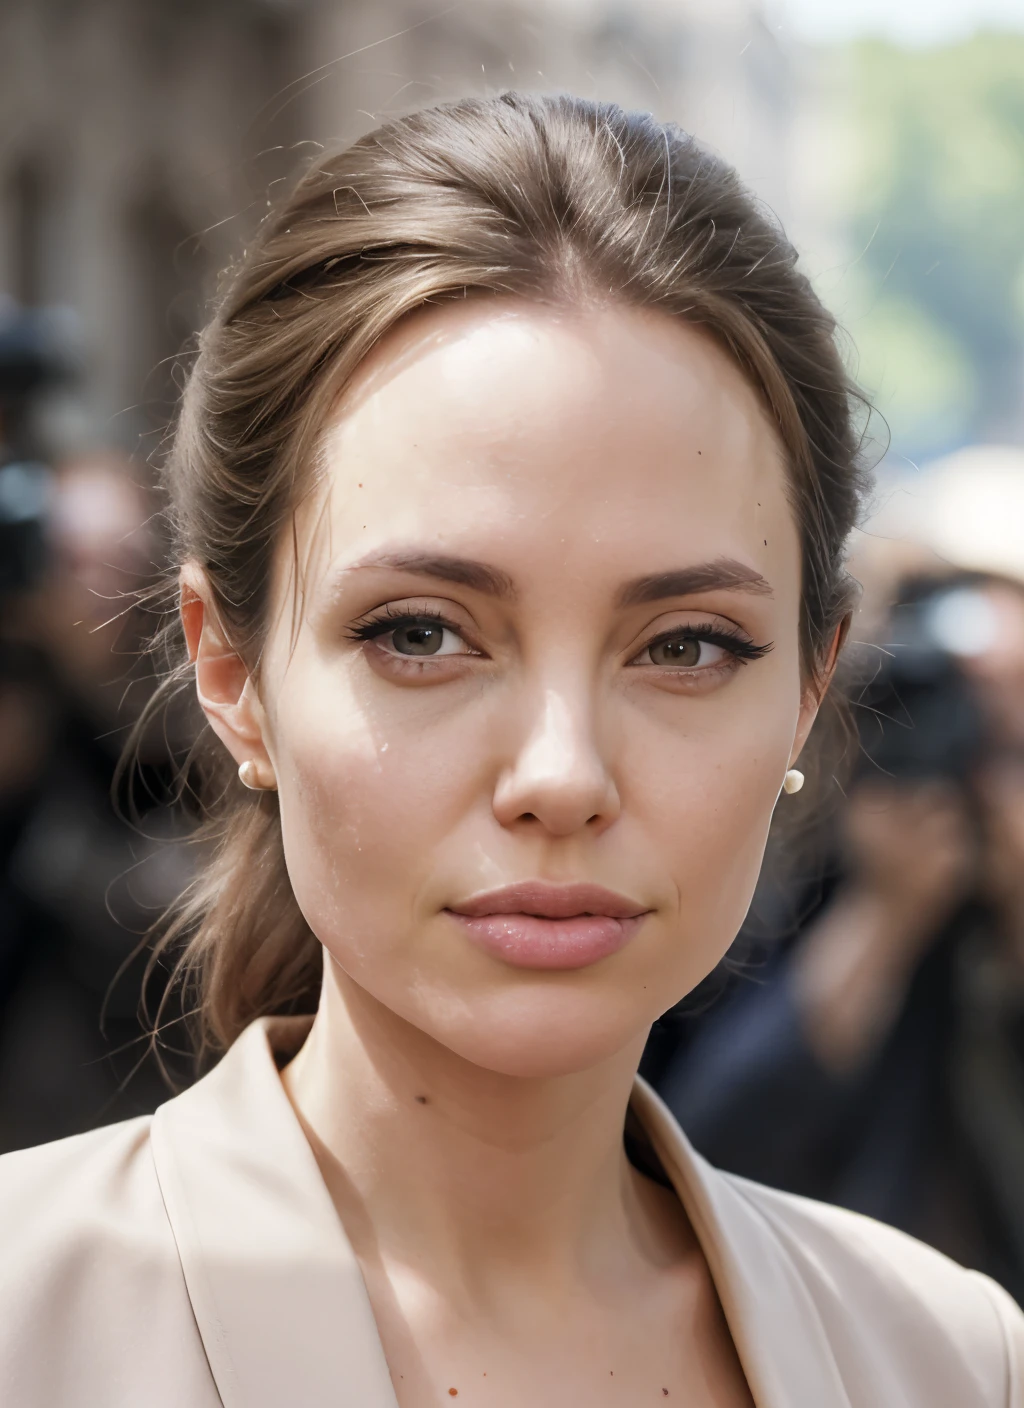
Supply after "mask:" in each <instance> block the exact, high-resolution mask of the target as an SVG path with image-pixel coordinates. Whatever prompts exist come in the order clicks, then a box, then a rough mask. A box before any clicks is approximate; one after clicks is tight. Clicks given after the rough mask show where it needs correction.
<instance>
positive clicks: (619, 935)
mask: <svg viewBox="0 0 1024 1408" xmlns="http://www.w3.org/2000/svg"><path fill="white" fill-rule="evenodd" d="M322 470H323V474H322V484H321V487H320V489H319V490H318V491H317V492H316V493H314V494H313V495H312V496H311V497H310V498H309V499H308V500H307V501H306V503H305V504H304V505H303V507H302V508H301V510H300V512H299V515H298V521H297V534H296V538H295V540H294V541H295V544H297V547H298V558H297V559H296V555H295V546H294V544H293V541H292V538H291V536H290V535H287V534H286V535H284V537H285V539H286V540H285V541H283V542H282V544H281V548H280V552H279V555H278V561H277V575H276V580H275V583H274V589H273V597H274V602H275V607H274V611H273V613H272V626H271V630H270V635H269V640H268V643H267V648H266V652H265V655H264V658H263V665H262V670H261V678H260V686H259V693H260V700H261V705H260V708H261V710H262V712H261V715H260V725H261V729H262V732H263V737H264V740H265V743H266V748H267V751H268V754H269V757H270V760H271V762H272V765H273V769H274V772H275V773H276V777H277V784H278V788H279V794H280V808H281V818H282V825H283V833H284V844H285V852H286V856H287V862H288V869H289V873H290V876H291V882H292V885H293V887H294V890H295V894H296V897H297V899H298V902H299V904H300V906H301V908H302V910H303V913H304V914H305V916H306V918H307V919H308V921H309V924H310V925H311V927H312V929H313V931H314V932H315V933H316V934H317V935H318V937H319V938H320V940H321V941H322V943H323V944H324V946H325V948H326V949H327V951H328V954H329V955H330V957H331V958H332V959H333V960H334V962H335V963H337V964H338V965H340V967H341V968H342V969H343V970H344V972H345V973H346V974H347V975H348V977H349V978H350V979H351V980H352V981H353V982H354V983H355V984H357V985H358V986H359V987H360V988H362V989H364V990H365V991H366V992H368V993H369V994H371V995H372V997H373V998H375V999H376V1000H377V1001H379V1002H380V1003H383V1004H384V1005H385V1006H386V1007H387V1008H389V1009H391V1010H392V1011H393V1012H394V1013H396V1014H397V1015H398V1016H400V1017H401V1018H403V1019H405V1020H406V1021H408V1022H410V1023H412V1024H413V1025H414V1026H415V1027H417V1028H420V1029H421V1030H422V1031H423V1032H425V1033H427V1034H428V1035H429V1036H431V1037H433V1038H435V1039H436V1040H437V1041H439V1042H441V1043H443V1044H444V1045H445V1046H446V1047H448V1048H450V1049H452V1050H453V1051H455V1052H457V1053H459V1054H460V1055H461V1056H463V1057H465V1058H467V1059H468V1060H470V1061H472V1062H474V1063H477V1064H479V1065H481V1066H484V1067H487V1068H489V1069H492V1070H496V1071H501V1072H506V1073H510V1074H521V1075H545V1074H557V1073H563V1072H568V1071H572V1070H579V1069H582V1068H584V1067H586V1066H589V1065H592V1064H594V1063H596V1062H597V1061H599V1060H601V1059H603V1058H606V1057H609V1056H611V1055H612V1054H613V1053H614V1052H616V1051H619V1050H622V1049H624V1048H625V1047H626V1046H628V1045H634V1044H635V1043H636V1042H637V1040H641V1039H642V1037H643V1034H644V1033H645V1032H646V1030H647V1028H648V1026H649V1024H650V1023H651V1022H652V1021H653V1020H654V1019H655V1018H656V1017H657V1016H658V1015H659V1014H660V1013H662V1012H663V1011H665V1009H666V1008H668V1007H669V1006H671V1005H672V1004H673V1003H675V1002H677V1001H678V1000H679V999H680V998H681V997H682V996H683V995H684V994H685V993H686V992H688V991H689V990H690V989H691V988H692V987H693V986H694V985H695V984H696V983H697V982H698V981H699V980H700V979H701V978H702V977H703V976H704V975H705V974H706V973H708V972H709V970H710V969H711V968H712V967H713V966H714V965H715V964H716V963H717V962H718V960H719V958H720V957H721V956H722V954H723V953H724V951H725V949H726V948H727V947H728V945H729V944H730V942H731V941H732V939H733V937H734V936H735V934H736V931H737V929H738V928H739V926H740V924H741V922H742V920H743V918H744V915H745V913H746V910H747V906H748V904H749V901H750V896H751V893H752V890H753V887H754V882H755V879H756V877H757V873H758V869H759V866H760V863H761V858H762V852H763V848H764V843H765V837H766V833H767V830H768V825H769V821H770V819H771V814H772V809H773V807H774V806H775V803H776V799H777V797H778V794H779V789H780V786H781V784H782V780H783V776H784V774H785V772H786V769H787V767H789V766H790V764H791V761H792V760H793V759H794V757H795V754H796V752H797V751H798V750H799V747H800V745H801V743H802V741H803V738H804V736H805V734H806V731H807V729H808V728H809V726H810V723H811V719H812V714H813V705H812V701H811V699H810V696H809V695H808V694H807V693H806V692H805V691H803V690H802V686H801V678H800V671H799V658H798V636H797V626H798V617H799V601H800V565H799V564H800V551H799V543H798V537H797V531H796V527H795V525H794V521H793V515H792V512H791V509H790V506H789V503H788V500H787V492H786V478H785V472H784V469H783V463H782V452H781V448H780V444H779V441H778V439H777V436H776V434H775V432H774V431H773V429H772V427H771V425H770V423H769V420H768V419H767V417H766V414H765V412H764V411H763V410H762V408H761V406H760V404H759V401H758V398H757V396H756V395H755V394H754V392H753V391H752V390H751V389H750V388H749V387H748V385H747V383H746V382H745V380H744V379H743V377H742V376H741V374H740V373H739V371H738V370H737V369H736V368H735V366H734V365H733V363H732V362H731V361H730V360H729V358H728V357H727V356H726V355H725V354H724V353H723V352H722V351H720V350H719V349H718V347H717V346H716V345H715V344H714V343H713V342H712V341H711V340H710V339H709V338H708V337H707V336H706V335H704V334H702V333H700V332H699V331H696V330H695V329H693V328H692V327H688V326H686V325H684V324H681V323H679V322H676V321H672V320H670V319H669V318H668V317H667V316H666V315H663V314H659V313H654V312H639V311H635V310H626V309H612V308H604V309H600V310H593V311H586V312H574V313H570V312H565V311H556V310H549V309H543V308H540V307H535V306H532V305H530V304H523V303H512V302H508V303H504V302H503V303H484V302H477V303H469V304H466V305H462V306H460V307H457V308H456V307H452V306H447V307H445V308H441V309H432V310H428V311H425V312H423V313H420V314H419V315H417V317H415V318H414V319H412V320H410V321H408V322H407V323H405V324H404V325H403V326H402V327H400V328H399V329H397V330H396V331H394V332H393V333H392V334H391V335H390V337H389V338H388V339H387V340H386V341H385V342H384V343H383V344H382V345H381V346H380V347H379V349H378V350H377V351H376V353H375V354H374V355H373V357H372V358H371V359H370V360H369V361H368V362H367V363H366V364H365V365H364V366H363V367H362V368H361V370H360V372H359V374H358V376H357V378H356V380H355V382H354V383H353V384H352V385H351V386H350V387H349V389H348V391H347V393H346V395H345V397H344V399H343V402H342V403H341V405H340V406H339V407H338V409H337V411H336V413H335V414H334V416H333V417H332V420H331V422H330V424H329V426H328V428H327V433H326V436H325V440H324V449H323V460H322ZM296 562H297V565H298V573H296ZM296 578H298V581H299V583H300V587H301V590H300V592H299V599H298V602H297V603H296V599H295V595H294V593H295V591H296V585H295V584H296ZM296 605H297V607H298V610H297V612H296V610H295V608H296ZM508 887H513V888H512V889H509V888H508ZM571 887H575V888H571ZM581 887H582V888H581ZM595 887H599V888H595ZM495 892H499V893H497V894H495ZM609 892H610V893H609Z"/></svg>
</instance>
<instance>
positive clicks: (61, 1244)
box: [0, 1116, 160, 1284]
mask: <svg viewBox="0 0 1024 1408" xmlns="http://www.w3.org/2000/svg"><path fill="white" fill-rule="evenodd" d="M149 1128H150V1118H149V1117H148V1116H143V1117H141V1118H139V1119H134V1120H128V1121H126V1122H124V1123H123V1124H115V1125H109V1126H107V1127H105V1128H102V1129H95V1130H91V1131H90V1132H89V1133H88V1134H80V1135H75V1136H73V1137H72V1138H70V1139H59V1140H57V1141H56V1142H55V1143H52V1144H40V1145H38V1146H37V1147H35V1148H32V1149H19V1150H17V1151H16V1152H15V1153H11V1154H4V1155H3V1156H2V1157H0V1245H2V1247H3V1253H4V1254H3V1257H2V1259H0V1284H2V1282H3V1281H5V1280H6V1279H7V1272H6V1271H5V1270H4V1269H2V1268H8V1269H9V1268H10V1266H11V1261H12V1258H16V1257H19V1256H21V1255H31V1256H32V1257H33V1258H34V1259H35V1260H36V1261H37V1262H38V1261H39V1260H40V1259H42V1260H44V1261H45V1259H46V1257H47V1255H48V1254H50V1253H53V1254H59V1255H60V1256H61V1257H66V1256H67V1254H68V1251H69V1248H70V1247H71V1246H74V1245H79V1244H84V1243H88V1242H89V1241H90V1240H93V1241H95V1240H96V1239H100V1240H101V1241H109V1242H110V1243H111V1244H112V1246H118V1247H120V1246H122V1245H123V1244H124V1242H125V1241H126V1240H129V1241H131V1242H135V1243H137V1242H138V1240H139V1238H140V1237H141V1238H142V1240H143V1241H145V1234H146V1230H147V1227H150V1228H151V1227H153V1226H154V1224H155V1225H156V1226H157V1227H158V1225H159V1215H158V1214H159V1203H160V1199H159V1188H158V1185H157V1181H156V1173H155V1170H154V1168H153V1163H152V1158H151V1155H150V1152H149Z"/></svg>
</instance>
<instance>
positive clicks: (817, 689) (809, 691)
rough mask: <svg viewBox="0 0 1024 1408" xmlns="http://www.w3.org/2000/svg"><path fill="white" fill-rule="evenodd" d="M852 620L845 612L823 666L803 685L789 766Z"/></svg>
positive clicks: (799, 750) (804, 739) (824, 691)
mask: <svg viewBox="0 0 1024 1408" xmlns="http://www.w3.org/2000/svg"><path fill="white" fill-rule="evenodd" d="M852 620H853V613H852V612H849V611H848V612H847V613H846V615H845V616H844V617H843V619H842V620H841V621H840V622H839V625H838V626H837V627H836V629H835V634H834V635H833V637H832V644H831V645H830V646H829V650H828V659H827V660H826V661H825V668H824V669H823V670H822V672H821V674H820V675H819V676H818V678H817V679H815V680H811V681H808V683H807V684H806V686H805V687H804V691H803V694H802V696H801V699H800V714H799V717H798V720H797V726H796V737H795V738H794V739H793V752H792V754H791V756H790V759H789V766H790V767H794V766H795V764H796V760H797V758H799V756H800V754H801V753H802V752H803V748H804V744H805V743H806V742H807V735H808V734H809V733H810V731H811V728H812V726H813V724H814V720H815V719H816V718H817V717H818V710H819V709H820V708H821V703H822V700H823V699H824V698H825V695H826V694H827V693H828V691H829V688H830V686H831V684H832V677H833V676H834V675H835V672H836V665H837V664H838V663H839V655H840V652H841V651H842V648H843V645H844V644H845V642H846V637H847V636H848V635H849V634H850V624H851V622H852Z"/></svg>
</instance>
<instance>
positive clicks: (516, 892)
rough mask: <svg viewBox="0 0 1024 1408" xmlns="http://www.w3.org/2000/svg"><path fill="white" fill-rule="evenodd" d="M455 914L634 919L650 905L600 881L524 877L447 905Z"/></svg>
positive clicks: (470, 915)
mask: <svg viewBox="0 0 1024 1408" xmlns="http://www.w3.org/2000/svg"><path fill="white" fill-rule="evenodd" d="M448 908H449V909H450V910H451V911H452V912H453V913H454V914H463V915H466V916H467V917H468V918H472V919H478V918H480V917H481V916H482V915H485V914H533V915H536V916H538V917H539V918H542V919H573V918H576V917H577V916H578V915H581V914H594V915H607V916H608V917H609V918H611V919H636V918H637V917H638V916H639V915H641V914H647V913H648V911H649V906H647V905H642V904H637V903H636V901H635V900H631V899H628V898H627V897H626V896H625V895H618V894H616V893H615V891H614V890H606V889H605V888H604V886H603V885H557V884H552V883H550V882H549V881H545V880H527V881H523V882H521V883H519V884H516V885H503V886H502V887H501V889H499V890H486V891H484V892H483V893H482V894H479V895H472V896H471V897H470V898H469V899H468V900H460V901H459V903H458V904H452V905H449V906H448Z"/></svg>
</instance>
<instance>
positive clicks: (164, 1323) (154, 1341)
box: [0, 1116, 208, 1408]
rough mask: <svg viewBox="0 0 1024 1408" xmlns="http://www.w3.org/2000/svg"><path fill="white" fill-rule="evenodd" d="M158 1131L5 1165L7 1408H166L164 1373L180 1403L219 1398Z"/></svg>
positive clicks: (25, 1155) (1, 1226) (2, 1243)
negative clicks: (162, 1173)
mask: <svg viewBox="0 0 1024 1408" xmlns="http://www.w3.org/2000/svg"><path fill="white" fill-rule="evenodd" d="M149 1133H150V1119H149V1117H148V1116H147V1117H142V1118H139V1119H134V1120H129V1121H126V1122H125V1123H122V1124H116V1125H111V1126H108V1127H106V1128H102V1129H97V1130H93V1131H91V1132H90V1133H88V1134H83V1135H76V1136H74V1137H73V1138H70V1139H61V1140H58V1141H57V1142H55V1143H52V1144H43V1145H40V1146H39V1147H37V1148H33V1149H24V1150H19V1151H17V1152H16V1153H11V1154H5V1155H3V1157H0V1399H3V1400H4V1401H5V1402H6V1401H12V1402H14V1401H16V1402H18V1403H19V1404H24V1405H26V1408H36V1405H37V1404H38V1405H40V1408H41V1406H42V1405H43V1404H45V1405H47V1408H49V1405H60V1404H64V1403H68V1404H70V1403H76V1404H86V1403H90V1404H91V1403H93V1402H96V1403H99V1402H100V1401H103V1402H104V1404H110V1405H111V1408H113V1405H118V1408H119V1406H120V1405H121V1404H122V1403H123V1404H128V1403H129V1402H143V1401H146V1402H150V1403H153V1404H156V1403H159V1402H162V1400H161V1399H160V1390H158V1389H157V1388H155V1387H154V1384H158V1383H159V1382H160V1375H161V1374H164V1375H167V1376H169V1377H168V1378H165V1380H164V1381H165V1383H174V1384H175V1386H176V1387H175V1392H178V1390H182V1391H183V1392H184V1393H185V1395H186V1398H181V1397H180V1396H179V1397H178V1398H176V1399H174V1400H173V1401H176V1402H178V1401H186V1399H187V1397H188V1394H190V1393H191V1394H192V1395H193V1397H192V1399H191V1401H192V1402H194V1403H196V1404H201V1403H205V1402H207V1401H208V1399H207V1398H206V1397H205V1396H204V1395H205V1394H206V1393H207V1392H208V1389H207V1384H206V1382H205V1380H207V1379H208V1375H207V1373H206V1369H205V1357H204V1356H203V1353H202V1348H201V1345H200V1342H199V1339H198V1332H197V1330H196V1328H195V1323H194V1319H193V1316H192V1312H191V1306H190V1302H189V1299H188V1293H187V1290H186V1288H185V1283H184V1278H183V1275H182V1271H181V1264H180V1261H179V1259H178V1255H177V1249H176V1247H175V1243H174V1237H173V1234H172V1232H171V1227H170V1224H169V1222H168V1220H167V1216H166V1213H165V1211H164V1207H163V1200H162V1197H161V1193H160V1185H159V1181H158V1179H157V1175H156V1169H155V1166H154V1163H153V1158H152V1154H151V1151H150V1147H149ZM54 1344H59V1345H60V1353H59V1354H53V1353H52V1346H53V1345H54ZM154 1376H156V1377H155V1379H154ZM100 1385H103V1386H104V1387H103V1389H102V1390H100V1389H99V1386H100ZM147 1385H148V1387H147ZM14 1387H16V1388H17V1395H16V1396H15V1397H12V1398H7V1397H5V1392H10V1390H11V1389H13V1388H14ZM94 1393H96V1394H97V1396H96V1397H93V1394H94ZM101 1393H102V1394H105V1395H106V1396H105V1397H101V1396H100V1394H101ZM154 1393H155V1394H156V1397H154V1396H153V1395H154ZM140 1395H141V1396H140Z"/></svg>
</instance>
